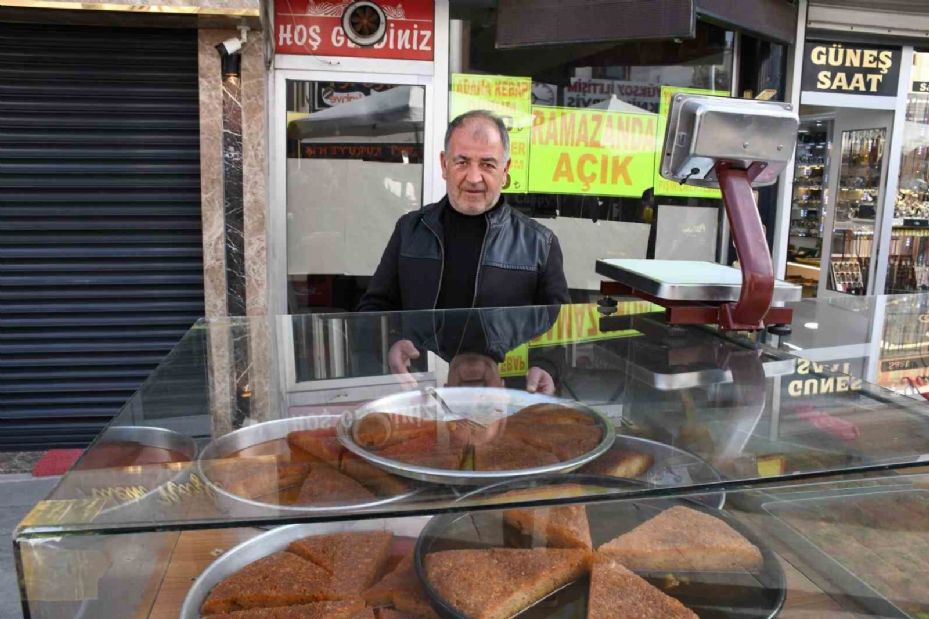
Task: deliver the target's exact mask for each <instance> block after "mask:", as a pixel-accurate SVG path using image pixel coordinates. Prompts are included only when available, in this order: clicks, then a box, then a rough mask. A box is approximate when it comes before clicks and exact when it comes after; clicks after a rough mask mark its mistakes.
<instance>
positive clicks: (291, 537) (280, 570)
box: [14, 302, 929, 619]
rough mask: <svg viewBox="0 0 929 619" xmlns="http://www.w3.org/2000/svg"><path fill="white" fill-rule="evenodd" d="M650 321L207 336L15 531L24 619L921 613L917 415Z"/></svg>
mask: <svg viewBox="0 0 929 619" xmlns="http://www.w3.org/2000/svg"><path fill="white" fill-rule="evenodd" d="M653 309H654V308H653V306H651V305H650V304H648V303H642V302H629V303H620V304H619V305H618V307H617V308H616V309H615V310H611V311H613V313H612V314H609V315H601V314H598V312H597V308H596V307H595V306H587V305H578V306H561V307H534V308H506V309H484V310H445V311H425V312H392V313H384V314H339V315H301V316H281V317H267V318H254V319H230V320H213V321H201V322H199V323H197V324H196V325H194V327H193V328H192V329H191V330H190V331H189V332H188V334H187V335H186V336H185V337H184V339H183V340H182V341H181V343H180V344H179V345H178V347H177V348H176V349H175V350H174V351H173V352H172V353H171V354H170V355H169V356H168V357H167V358H166V359H165V360H164V362H163V363H162V364H161V365H160V366H159V368H158V369H157V370H156V371H155V372H154V373H153V375H152V376H151V377H150V378H149V379H148V380H147V381H146V382H145V384H144V385H143V386H142V388H141V389H140V390H139V392H138V393H137V394H136V395H135V396H134V397H133V398H132V399H131V400H130V401H129V402H128V403H127V404H126V406H125V408H124V409H123V411H122V412H121V413H120V415H119V416H118V417H117V418H116V419H114V421H113V423H112V424H111V425H110V426H109V427H108V428H107V429H106V430H105V431H104V432H103V434H102V435H101V436H100V437H99V438H98V439H97V441H96V442H95V443H94V444H93V445H92V446H91V447H90V448H89V449H88V450H87V451H86V452H85V453H84V455H83V456H82V458H81V459H80V460H79V461H78V463H77V465H76V466H75V467H74V468H73V469H72V470H71V471H70V472H68V473H67V474H66V475H65V476H64V477H63V478H62V480H61V482H60V484H59V485H58V486H57V487H56V488H55V490H54V491H53V492H52V493H51V494H50V495H49V496H48V497H47V499H45V500H43V501H40V502H39V503H38V504H37V505H36V506H35V507H34V509H33V510H32V511H31V512H30V513H29V514H28V516H27V517H26V518H25V519H24V520H23V522H22V523H21V524H20V526H19V527H18V528H17V530H16V532H15V535H14V545H15V552H16V559H17V569H18V571H19V576H20V583H21V587H22V596H23V608H24V611H25V614H26V616H27V617H30V618H43V619H57V618H65V617H67V618H72V617H100V618H108V617H114V618H122V617H133V618H136V617H147V618H156V619H161V618H167V617H171V618H176V617H183V618H185V619H187V618H194V617H201V616H203V617H205V616H209V615H216V616H222V617H231V618H234V619H239V618H241V619H248V617H252V616H255V617H266V616H276V615H275V614H273V613H279V612H281V611H273V613H272V611H255V610H249V609H251V608H253V607H280V606H285V605H291V606H293V605H303V606H306V608H304V609H301V610H297V611H293V612H302V613H305V615H294V616H317V615H313V614H311V613H312V612H317V614H318V613H320V612H321V613H323V614H321V615H318V616H331V617H339V616H346V617H349V616H351V617H355V616H357V617H362V616H364V617H403V616H406V617H409V616H413V617H434V616H437V615H438V616H443V617H463V616H479V615H480V616H484V615H482V613H487V615H486V616H501V617H504V616H518V617H526V618H528V617H592V616H604V615H597V614H596V613H597V609H598V608H600V605H602V604H603V603H604V602H603V600H618V601H617V602H616V603H631V601H634V600H636V599H642V600H648V604H650V605H651V606H653V607H655V608H668V609H672V608H673V609H676V610H675V612H678V613H685V614H680V615H679V616H692V615H689V614H686V613H695V615H696V616H699V617H774V616H778V615H782V616H785V617H789V616H802V614H803V613H812V616H817V617H830V616H835V617H837V618H838V617H843V616H846V615H844V614H843V613H858V614H859V615H869V614H871V615H875V616H882V617H887V616H893V617H906V616H910V617H919V616H921V615H920V613H925V612H927V611H929V594H927V591H929V590H927V588H926V587H925V586H924V585H923V584H921V577H922V571H923V569H924V566H922V562H923V561H925V557H926V556H929V553H927V552H923V551H922V550H921V549H922V548H923V546H922V545H921V544H923V543H924V540H925V539H926V538H927V536H926V533H927V532H929V531H926V530H925V529H926V528H927V527H929V524H927V523H929V518H927V517H926V516H927V515H929V511H926V510H927V509H929V501H926V499H925V490H923V489H922V488H924V487H926V486H927V485H929V484H927V476H926V474H925V473H924V472H923V470H922V468H921V467H923V463H924V461H925V453H926V447H927V445H929V418H927V415H926V411H925V410H924V408H923V406H922V405H921V404H920V403H919V402H918V401H916V400H913V399H911V398H906V397H903V396H901V395H898V394H895V393H893V392H890V391H887V390H884V389H882V388H880V387H876V386H873V385H870V384H867V383H865V382H864V381H862V380H860V379H857V378H853V377H849V376H847V375H842V374H838V373H833V372H829V371H827V370H825V369H822V370H820V369H819V368H814V367H811V365H810V364H809V363H807V362H805V361H803V360H801V359H797V358H794V357H790V356H788V355H785V354H784V353H782V352H780V351H777V350H774V349H770V348H766V347H764V346H761V345H758V344H757V343H755V342H753V341H750V340H748V339H741V338H739V337H736V336H731V335H723V334H720V333H718V332H716V331H713V330H709V329H704V328H680V327H674V328H670V327H668V326H667V325H666V324H664V322H663V320H662V317H661V314H655V313H653ZM297 338H300V339H302V340H304V341H301V342H296V341H295V340H296V339H297ZM400 343H403V344H400ZM407 344H409V345H410V346H412V347H413V348H415V349H416V350H417V352H418V354H419V358H418V360H417V363H418V364H419V367H406V366H405V365H404V364H397V363H396V359H397V358H398V351H400V350H401V349H404V348H405V347H406V345H407ZM243 349H247V351H248V353H247V355H245V356H244V359H245V360H247V363H246V364H245V365H244V366H243V365H242V362H243V355H242V354H238V351H241V350H243ZM405 349H406V350H409V349H408V348H405ZM306 351H313V352H312V354H309V353H307V352H306ZM298 355H300V356H302V357H304V358H302V359H297V358H296V356H298ZM301 364H302V367H304V369H305V370H306V372H305V373H303V374H301V376H303V379H302V380H299V381H296V380H294V379H293V377H295V376H296V375H297V373H296V372H295V370H294V368H295V367H298V366H301ZM317 364H323V365H324V366H325V368H326V370H327V371H326V372H325V373H322V372H317V371H315V369H314V368H315V366H316V365H317ZM271 368H274V369H275V370H274V373H271V371H270V370H271ZM390 368H393V369H392V370H391V369H390ZM320 374H322V375H324V376H336V377H335V378H319V379H310V378H307V377H310V376H318V375H320ZM527 388H528V389H527ZM527 391H532V392H534V393H528V392H527ZM359 445H360V446H362V447H363V448H357V447H358V446H359ZM191 448H192V449H193V451H191ZM385 460H386V461H389V466H386V465H385ZM423 468H427V469H430V470H431V471H433V472H434V471H440V472H441V473H442V474H441V475H438V476H436V475H432V474H430V475H429V476H424V475H421V474H420V473H421V469H423ZM460 477H464V478H465V479H464V481H463V483H462V480H461V479H460ZM837 506H838V507H837ZM845 506H849V508H848V509H845ZM852 506H853V507H854V509H852ZM890 509H893V510H895V515H894V518H895V520H894V527H893V530H894V533H896V532H900V536H896V535H890V533H889V531H888V529H887V528H886V527H884V526H883V523H882V522H881V521H880V519H879V518H878V517H877V515H878V514H880V512H881V510H890ZM692 527H697V529H698V530H699V531H702V532H707V531H709V532H710V533H707V534H704V535H698V536H695V535H694V534H693V530H694V529H693V528H692ZM851 530H854V531H856V532H857V533H855V535H854V538H855V544H847V545H842V544H838V543H837V542H836V540H837V539H838V538H840V537H843V536H844V537H848V536H849V535H850V534H849V531H851ZM688 531H690V532H688ZM662 532H664V533H662ZM864 533H866V534H864ZM320 536H329V537H320ZM663 536H664V537H663ZM668 536H670V537H668ZM920 536H921V537H920ZM661 539H664V540H666V542H667V543H668V544H670V546H665V545H663V544H665V543H666V542H660V541H658V540H661ZM668 540H670V541H668ZM326 548H329V549H332V548H338V549H339V550H338V551H337V552H336V551H331V550H330V551H325V549H326ZM320 549H323V550H320ZM878 559H879V560H878ZM346 562H348V563H346ZM524 568H525V569H524ZM891 568H892V569H891ZM255 583H261V586H259V587H256V586H255ZM623 600H625V601H623ZM321 603H322V604H328V606H325V605H324V606H316V607H314V608H315V610H314V608H310V607H311V606H312V605H313V604H321ZM246 611H248V612H246ZM669 612H670V611H669ZM222 613H226V614H222ZM229 613H231V614H229ZM236 613H239V614H236ZM339 613H355V614H339ZM404 613H405V614H404ZM494 613H496V614H494ZM675 616H678V615H675Z"/></svg>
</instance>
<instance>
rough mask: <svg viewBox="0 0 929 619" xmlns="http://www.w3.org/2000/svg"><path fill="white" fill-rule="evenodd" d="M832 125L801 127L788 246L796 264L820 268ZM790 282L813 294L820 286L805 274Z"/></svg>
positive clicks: (808, 123)
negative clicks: (813, 265) (818, 266)
mask: <svg viewBox="0 0 929 619" xmlns="http://www.w3.org/2000/svg"><path fill="white" fill-rule="evenodd" d="M831 124H832V123H831V122H829V121H821V120H820V121H816V120H809V121H802V122H801V125H800V133H799V134H798V136H797V154H796V163H795V165H794V185H793V196H792V204H791V211H790V229H789V232H788V235H789V237H790V239H789V242H788V247H787V253H788V259H789V260H791V261H793V262H797V263H806V264H817V265H818V264H819V261H820V257H821V254H822V226H823V219H824V217H823V215H824V209H825V204H826V202H827V193H828V190H827V170H828V167H829V166H828V164H829V145H830V141H829V134H830V131H831ZM791 281H793V282H795V283H798V284H800V285H802V286H804V287H805V288H806V289H808V290H809V291H811V292H812V291H815V289H816V286H817V285H818V276H817V275H816V274H814V273H812V272H808V271H804V272H803V274H795V275H794V276H793V277H792V278H791Z"/></svg>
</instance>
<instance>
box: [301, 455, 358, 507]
mask: <svg viewBox="0 0 929 619" xmlns="http://www.w3.org/2000/svg"><path fill="white" fill-rule="evenodd" d="M373 498H374V494H372V493H371V491H370V490H368V489H367V488H365V487H364V486H362V485H361V484H359V483H358V482H357V481H355V480H354V479H352V478H351V477H348V476H346V475H343V474H342V473H340V472H339V471H337V470H336V469H334V468H333V467H331V466H329V465H328V464H323V463H318V464H313V465H311V467H310V474H309V475H307V476H306V479H305V480H303V486H302V487H301V488H300V493H299V495H298V496H297V501H296V502H297V503H298V504H299V505H332V504H338V503H358V502H361V501H366V500H370V499H373Z"/></svg>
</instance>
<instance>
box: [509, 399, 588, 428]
mask: <svg viewBox="0 0 929 619" xmlns="http://www.w3.org/2000/svg"><path fill="white" fill-rule="evenodd" d="M507 423H508V424H511V425H514V424H515V425H520V424H527V425H535V424H552V425H571V424H580V425H584V426H592V425H596V423H597V422H596V420H595V419H594V417H593V416H592V415H589V414H587V413H584V412H582V411H579V410H578V409H576V408H572V407H570V406H565V405H564V404H555V403H554V402H551V403H550V402H542V403H539V404H531V405H529V406H527V407H525V408H521V409H519V410H518V411H516V412H515V413H514V414H513V415H511V416H510V417H508V418H507Z"/></svg>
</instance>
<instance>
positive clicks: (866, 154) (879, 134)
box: [828, 128, 887, 295]
mask: <svg viewBox="0 0 929 619" xmlns="http://www.w3.org/2000/svg"><path fill="white" fill-rule="evenodd" d="M886 139H887V130H886V129H885V128H878V129H858V130H854V131H843V132H842V144H841V168H840V170H839V179H838V180H839V183H838V190H837V194H836V199H835V213H834V217H833V227H832V245H831V260H830V262H829V283H828V287H829V290H835V291H838V292H844V293H847V294H855V295H863V294H865V292H866V291H867V289H868V269H869V268H870V260H871V255H872V249H873V244H874V233H875V215H876V213H877V211H878V210H879V205H880V203H881V200H880V191H881V170H882V166H883V157H884V144H885V142H886Z"/></svg>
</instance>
